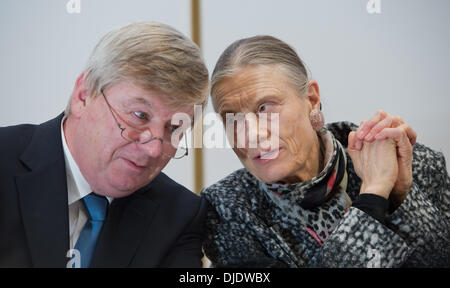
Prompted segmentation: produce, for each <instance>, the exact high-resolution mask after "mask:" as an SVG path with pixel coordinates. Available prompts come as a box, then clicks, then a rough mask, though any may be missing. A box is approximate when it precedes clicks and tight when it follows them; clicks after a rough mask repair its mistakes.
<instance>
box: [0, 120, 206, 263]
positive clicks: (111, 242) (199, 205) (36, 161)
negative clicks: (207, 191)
mask: <svg viewBox="0 0 450 288" xmlns="http://www.w3.org/2000/svg"><path fill="white" fill-rule="evenodd" d="M62 117H63V115H59V116H58V117H57V118H55V119H52V120H50V121H48V122H46V123H43V124H41V125H19V126H11V127H3V128H0V267H66V264H67V262H68V261H69V260H70V259H69V258H67V257H66V254H67V252H68V250H69V216H68V199H67V197H68V196H67V183H66V170H65V163H64V154H63V148H62V143H61V131H60V125H61V120H62ZM205 211H206V205H205V200H202V199H201V198H199V197H198V196H197V195H195V194H193V193H192V192H190V191H189V190H187V189H186V188H184V187H183V186H181V185H179V184H177V183H176V182H174V181H173V180H171V179H170V178H169V177H167V176H166V175H165V174H163V173H160V174H159V175H158V176H157V177H156V178H155V179H154V180H153V181H151V182H150V183H149V184H148V185H147V186H145V187H143V188H141V189H139V190H138V191H136V192H135V193H133V194H132V195H130V196H128V197H124V198H118V199H114V201H113V202H112V203H111V205H110V206H109V209H108V214H107V217H106V220H105V223H104V225H103V228H102V231H101V234H100V236H99V240H98V244H97V247H96V250H95V252H94V255H93V258H92V262H91V267H201V257H202V251H201V242H202V237H203V234H204V220H205Z"/></svg>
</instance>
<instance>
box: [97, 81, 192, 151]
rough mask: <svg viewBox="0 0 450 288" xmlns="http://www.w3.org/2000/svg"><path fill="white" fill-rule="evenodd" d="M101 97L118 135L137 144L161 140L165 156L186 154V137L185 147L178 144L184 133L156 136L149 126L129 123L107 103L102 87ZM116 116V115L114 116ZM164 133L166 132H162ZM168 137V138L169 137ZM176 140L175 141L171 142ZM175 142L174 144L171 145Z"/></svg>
mask: <svg viewBox="0 0 450 288" xmlns="http://www.w3.org/2000/svg"><path fill="white" fill-rule="evenodd" d="M101 93H102V95H103V98H104V99H105V102H106V104H107V105H108V108H109V111H111V115H112V116H113V118H114V120H115V121H116V124H117V127H119V129H120V130H121V132H120V135H121V136H122V138H123V139H125V140H127V141H128V142H132V143H137V144H147V143H150V142H151V141H154V140H157V141H161V144H162V155H163V156H164V157H166V158H170V159H181V158H183V157H184V156H187V155H188V149H187V147H188V145H187V137H185V136H184V140H185V147H181V146H179V145H178V144H179V141H180V140H181V138H183V135H184V133H181V134H180V136H179V137H172V133H171V132H173V131H170V133H167V134H168V135H170V137H167V138H168V139H163V138H161V137H156V136H153V135H152V132H151V131H150V129H149V128H137V127H135V126H134V125H132V124H130V123H129V122H130V121H126V120H125V119H124V118H123V117H122V116H120V114H119V113H118V112H117V111H116V110H115V109H114V108H113V107H112V106H111V104H109V102H108V99H106V96H105V93H104V92H103V89H102V90H101ZM116 116H117V117H116ZM117 118H119V119H120V120H121V121H122V122H123V123H124V124H125V125H122V124H120V122H119V121H118V120H117ZM164 134H166V133H164ZM169 138H170V139H169ZM173 142H176V143H173ZM173 144H175V145H173Z"/></svg>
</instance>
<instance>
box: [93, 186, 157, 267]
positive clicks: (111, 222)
mask: <svg viewBox="0 0 450 288" xmlns="http://www.w3.org/2000/svg"><path fill="white" fill-rule="evenodd" d="M148 189H149V188H148V186H147V187H144V188H143V189H141V190H138V191H136V192H134V193H133V194H131V195H130V196H128V197H125V198H119V199H114V201H113V202H112V203H111V205H110V207H109V211H108V215H107V218H106V222H105V224H104V226H103V228H102V231H101V233H100V237H99V240H98V244H97V247H96V250H95V252H94V256H93V259H92V263H91V267H127V266H129V265H130V263H131V260H132V259H133V257H134V255H135V253H136V250H137V248H138V247H139V244H140V243H141V241H142V238H143V237H144V234H145V233H146V232H147V231H148V229H151V226H152V225H154V223H153V221H152V220H153V218H154V216H155V213H156V211H157V210H158V207H159V205H158V204H157V203H155V202H153V201H152V200H150V199H149V198H148V197H146V196H145V195H143V192H145V191H146V190H148ZM146 245H149V243H146Z"/></svg>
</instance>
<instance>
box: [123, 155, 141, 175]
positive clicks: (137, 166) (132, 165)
mask: <svg viewBox="0 0 450 288" xmlns="http://www.w3.org/2000/svg"><path fill="white" fill-rule="evenodd" d="M120 159H122V160H123V161H124V162H125V163H126V164H127V166H128V167H130V168H131V169H132V170H135V171H139V172H140V171H143V170H145V169H146V168H147V166H144V165H140V164H141V163H139V164H137V163H136V162H134V161H132V160H129V159H127V158H123V157H120Z"/></svg>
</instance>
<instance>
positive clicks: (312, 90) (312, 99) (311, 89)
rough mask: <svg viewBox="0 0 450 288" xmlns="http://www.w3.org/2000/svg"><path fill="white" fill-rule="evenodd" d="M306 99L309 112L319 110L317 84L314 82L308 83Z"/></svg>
mask: <svg viewBox="0 0 450 288" xmlns="http://www.w3.org/2000/svg"><path fill="white" fill-rule="evenodd" d="M306 99H307V100H308V101H309V103H310V104H311V110H314V109H317V110H319V111H320V110H321V107H320V92H319V84H317V82H316V81H315V80H310V81H309V82H308V89H307V91H306Z"/></svg>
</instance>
